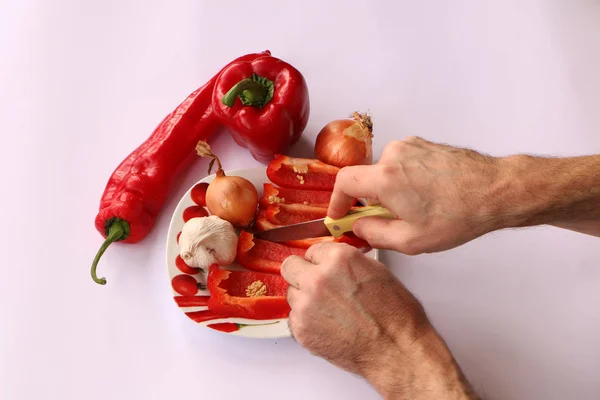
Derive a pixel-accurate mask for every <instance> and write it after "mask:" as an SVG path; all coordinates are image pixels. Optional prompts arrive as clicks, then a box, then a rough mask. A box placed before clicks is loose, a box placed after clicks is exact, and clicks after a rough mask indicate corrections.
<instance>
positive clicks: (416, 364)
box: [365, 328, 479, 400]
mask: <svg viewBox="0 0 600 400" xmlns="http://www.w3.org/2000/svg"><path fill="white" fill-rule="evenodd" d="M401 346H402V344H401V341H398V343H395V344H394V345H393V346H392V347H391V348H389V349H385V350H384V351H382V352H381V355H380V357H378V362H377V365H375V366H372V367H371V368H370V369H369V370H368V371H367V372H366V373H365V378H366V379H367V380H368V381H369V383H371V385H372V386H373V387H374V388H375V389H376V390H377V391H378V392H379V394H381V396H383V398H385V399H415V400H417V399H447V400H454V399H461V400H462V399H479V397H478V396H477V394H476V393H475V392H474V391H473V389H472V387H471V385H470V384H469V382H468V381H467V379H466V378H465V376H464V375H463V373H462V371H461V370H460V367H459V366H458V364H457V363H456V361H455V360H454V357H453V356H452V354H451V352H450V350H449V349H448V347H447V346H446V343H445V342H444V340H443V339H442V338H441V337H440V336H439V335H438V334H437V332H436V331H435V330H434V329H433V328H430V329H429V330H428V332H427V333H426V334H425V335H424V336H423V337H421V338H419V339H418V340H415V341H414V342H412V343H410V346H411V350H410V352H407V351H406V350H404V351H400V350H399V348H400V347H401ZM402 354H411V358H410V359H406V358H404V357H402Z"/></svg>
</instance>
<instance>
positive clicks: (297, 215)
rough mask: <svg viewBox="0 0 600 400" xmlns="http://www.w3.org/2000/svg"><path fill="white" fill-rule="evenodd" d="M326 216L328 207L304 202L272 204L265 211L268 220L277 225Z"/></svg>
mask: <svg viewBox="0 0 600 400" xmlns="http://www.w3.org/2000/svg"><path fill="white" fill-rule="evenodd" d="M326 216H327V209H326V208H321V207H312V206H305V205H304V204H277V205H275V204H271V205H270V206H269V207H267V210H266V212H265V217H266V218H267V220H268V221H269V222H271V223H273V224H275V225H293V224H298V223H300V222H306V221H312V220H315V219H320V218H325V217H326Z"/></svg>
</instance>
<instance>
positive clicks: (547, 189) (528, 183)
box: [492, 155, 600, 236]
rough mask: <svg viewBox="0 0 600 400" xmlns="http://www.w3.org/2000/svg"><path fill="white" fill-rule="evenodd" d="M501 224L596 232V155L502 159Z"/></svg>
mask: <svg viewBox="0 0 600 400" xmlns="http://www.w3.org/2000/svg"><path fill="white" fill-rule="evenodd" d="M499 163H500V164H501V165H502V168H501V170H502V173H501V174H500V178H499V180H498V182H499V184H498V185H497V186H496V187H494V188H493V189H492V190H493V191H495V193H494V194H493V196H494V197H495V198H496V199H499V200H498V201H496V207H497V208H498V211H499V214H500V215H502V218H501V221H500V225H501V226H500V227H501V228H511V227H524V226H534V225H543V224H548V225H554V226H558V227H562V228H567V229H572V230H575V231H579V232H583V233H587V234H590V235H595V236H600V155H598V156H585V157H571V158H541V157H530V156H513V157H507V158H504V159H500V160H499Z"/></svg>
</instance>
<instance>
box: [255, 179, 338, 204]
mask: <svg viewBox="0 0 600 400" xmlns="http://www.w3.org/2000/svg"><path fill="white" fill-rule="evenodd" d="M331 193H332V192H330V191H325V190H301V189H289V188H281V187H277V186H274V185H272V184H270V183H265V184H263V194H262V196H261V198H260V200H259V203H260V207H261V208H267V207H268V206H270V205H271V204H280V203H283V204H304V205H307V206H313V207H323V208H327V207H328V206H329V201H330V200H331Z"/></svg>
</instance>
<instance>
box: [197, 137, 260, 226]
mask: <svg viewBox="0 0 600 400" xmlns="http://www.w3.org/2000/svg"><path fill="white" fill-rule="evenodd" d="M196 152H197V153H198V154H199V155H200V156H202V157H211V158H212V160H211V162H210V164H209V166H208V173H209V174H210V173H211V170H212V167H213V165H214V163H215V162H216V163H217V167H218V168H217V171H216V173H215V174H216V177H215V179H214V180H213V181H212V182H211V183H210V184H209V185H208V189H206V207H207V208H208V211H210V213H211V214H212V215H216V216H217V217H219V218H222V219H224V220H225V221H228V222H230V223H231V224H232V225H233V226H235V227H238V228H247V227H248V226H250V225H251V224H252V222H253V221H254V217H255V216H256V211H257V207H258V192H257V191H256V188H255V187H254V185H253V184H252V182H250V181H249V180H247V179H244V178H242V177H241V176H226V175H225V172H223V167H222V166H221V161H220V160H219V158H218V157H217V156H216V155H215V154H214V153H213V152H212V150H211V149H210V146H209V145H208V143H206V142H204V141H200V142H198V145H197V146H196Z"/></svg>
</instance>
